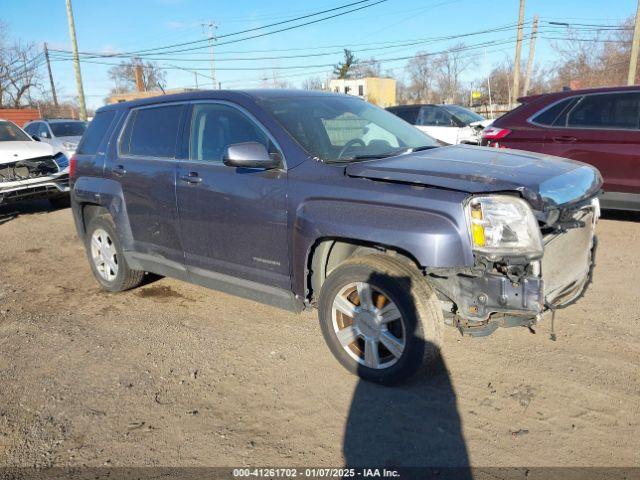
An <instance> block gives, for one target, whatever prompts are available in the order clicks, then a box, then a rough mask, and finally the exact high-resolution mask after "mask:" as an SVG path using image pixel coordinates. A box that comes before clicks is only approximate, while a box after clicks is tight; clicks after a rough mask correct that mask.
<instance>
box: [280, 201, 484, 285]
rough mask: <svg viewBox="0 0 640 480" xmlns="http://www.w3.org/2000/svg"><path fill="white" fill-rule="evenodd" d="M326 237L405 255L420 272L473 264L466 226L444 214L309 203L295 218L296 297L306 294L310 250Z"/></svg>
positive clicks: (359, 204)
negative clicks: (365, 244) (408, 256)
mask: <svg viewBox="0 0 640 480" xmlns="http://www.w3.org/2000/svg"><path fill="white" fill-rule="evenodd" d="M459 218H464V217H463V216H462V215H460V216H459ZM325 238H335V239H344V240H350V241H361V242H366V243H369V244H371V243H373V244H377V245H381V246H386V247H390V248H394V249H397V250H400V251H403V252H406V253H408V254H409V255H410V256H412V257H413V258H414V259H415V260H416V261H417V262H418V264H419V265H420V266H421V267H452V266H458V267H460V266H473V264H474V261H473V254H472V252H471V247H470V245H469V240H468V234H467V233H466V226H464V225H458V224H456V222H455V220H454V219H453V218H450V217H448V216H446V215H444V214H442V213H439V212H435V211H429V210H422V209H417V208H410V207H403V206H398V205H385V204H370V203H362V202H353V201H341V200H335V201H334V200H330V199H320V200H310V201H307V202H305V203H303V204H301V205H300V206H299V207H298V209H297V211H296V215H295V219H294V228H293V240H292V256H293V258H292V269H293V271H292V274H293V279H292V280H293V289H294V292H295V293H296V294H298V295H301V296H303V295H305V294H306V272H307V268H308V261H309V255H310V254H311V250H312V248H313V247H314V245H315V244H316V243H317V242H318V241H319V240H321V239H325Z"/></svg>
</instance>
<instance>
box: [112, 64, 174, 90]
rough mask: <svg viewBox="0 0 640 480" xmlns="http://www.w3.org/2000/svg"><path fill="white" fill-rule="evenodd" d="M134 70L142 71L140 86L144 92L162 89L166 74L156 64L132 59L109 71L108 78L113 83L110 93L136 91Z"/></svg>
mask: <svg viewBox="0 0 640 480" xmlns="http://www.w3.org/2000/svg"><path fill="white" fill-rule="evenodd" d="M136 68H141V69H142V84H143V86H144V89H145V90H157V89H158V88H159V87H164V85H165V83H166V73H165V71H164V70H162V69H161V68H160V67H159V66H158V64H157V63H155V62H145V61H144V60H142V59H140V58H132V59H131V60H128V61H123V62H120V64H119V65H114V66H113V67H111V68H110V69H109V78H110V79H111V80H113V82H114V83H115V87H114V88H113V89H112V93H124V92H131V91H134V90H135V89H136Z"/></svg>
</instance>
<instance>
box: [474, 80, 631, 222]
mask: <svg viewBox="0 0 640 480" xmlns="http://www.w3.org/2000/svg"><path fill="white" fill-rule="evenodd" d="M519 102H520V103H522V105H521V106H520V107H518V108H516V109H515V110H513V111H511V112H509V113H507V114H506V115H504V116H502V117H500V118H499V119H497V120H496V121H495V122H494V123H493V125H492V126H491V127H490V128H488V129H486V130H485V131H484V132H483V134H482V145H488V146H493V147H496V146H500V147H508V148H518V149H521V150H529V151H532V152H541V153H548V154H550V155H558V156H561V157H566V158H571V159H573V160H579V161H581V162H585V163H590V164H591V165H594V166H595V167H597V168H598V170H600V172H601V173H602V176H603V178H604V194H603V196H602V197H601V201H602V206H603V207H604V208H613V209H621V210H640V124H639V122H640V88H638V87H615V88H598V89H591V90H574V91H566V92H558V93H551V94H547V95H535V96H531V97H525V98H521V99H519Z"/></svg>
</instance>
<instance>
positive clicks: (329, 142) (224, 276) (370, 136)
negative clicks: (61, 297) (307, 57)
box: [71, 90, 602, 383]
mask: <svg viewBox="0 0 640 480" xmlns="http://www.w3.org/2000/svg"><path fill="white" fill-rule="evenodd" d="M71 178H72V194H71V195H72V209H73V214H74V218H75V222H76V226H77V229H78V232H79V235H80V237H81V238H82V239H84V242H85V246H86V250H87V255H88V259H89V264H90V265H91V268H92V270H93V273H94V275H95V278H96V280H97V281H98V283H99V284H100V285H101V286H102V287H103V288H104V289H106V290H108V291H122V290H126V289H129V288H134V287H136V286H138V285H140V283H141V282H142V281H143V278H144V276H145V274H146V272H153V273H154V274H158V275H166V276H171V277H174V278H178V279H182V280H186V281H189V282H193V283H197V284H200V285H204V286H207V287H211V288H214V289H218V290H223V291H225V292H229V293H232V294H235V295H239V296H243V297H246V298H249V299H252V300H257V301H260V302H264V303H268V304H271V305H275V306H278V307H283V308H287V309H290V310H294V311H301V310H302V309H306V308H314V307H317V309H318V312H319V318H320V324H321V327H322V332H323V335H324V337H325V340H326V341H327V343H328V345H329V348H330V349H331V351H332V352H333V354H334V355H335V356H336V358H337V359H338V360H339V361H340V362H341V363H342V364H343V365H344V366H345V367H346V368H347V369H348V370H350V371H351V372H354V373H357V374H359V375H360V376H361V377H362V378H365V379H368V380H372V381H377V382H381V383H394V382H397V381H399V380H401V379H404V378H406V377H408V376H409V375H411V374H413V373H415V372H416V371H418V370H419V369H420V368H421V367H422V366H423V365H425V364H427V363H429V362H430V361H432V360H434V359H435V358H437V355H438V350H439V348H440V345H441V342H442V330H443V327H444V325H446V324H448V325H451V326H453V327H456V328H458V329H459V330H460V331H461V332H462V333H465V334H469V335H475V336H481V335H487V334H489V333H491V332H492V331H494V330H495V329H496V328H497V327H499V326H514V325H524V326H531V325H533V324H534V323H536V322H537V321H539V320H540V319H541V318H542V317H543V315H544V314H545V313H547V312H550V311H552V310H554V309H555V308H559V307H561V306H565V305H567V304H569V303H570V302H572V301H574V300H576V299H577V298H578V297H579V296H580V295H581V294H582V293H583V291H584V290H585V288H586V286H587V284H588V283H589V279H590V273H591V268H592V265H593V250H594V245H595V235H594V230H595V225H596V221H597V219H598V216H599V207H598V200H597V198H596V195H597V192H598V191H599V189H600V187H601V183H602V182H601V179H600V175H599V174H598V171H597V170H596V169H594V168H592V167H590V166H588V165H585V164H582V163H578V162H573V161H569V160H562V159H558V158H552V157H548V156H539V155H536V154H528V153H524V152H507V151H504V152H503V151H500V150H492V149H487V148H481V147H472V146H463V145H459V146H448V147H440V146H439V143H438V142H436V141H435V140H433V139H432V138H431V137H429V136H427V135H426V134H424V133H422V132H420V131H418V130H417V129H415V128H414V127H413V126H411V125H409V124H408V123H406V122H405V121H403V120H401V119H400V118H398V117H396V116H395V115H393V114H391V113H389V112H386V111H384V110H382V109H380V108H378V107H375V106H373V105H371V104H369V103H367V102H365V101H362V100H360V99H358V98H355V97H351V96H346V95H336V94H327V93H320V92H303V91H287V90H257V91H242V92H240V91H209V92H205V91H202V92H192V93H187V94H180V95H168V96H162V97H156V98H150V99H144V100H139V101H135V102H128V103H120V104H115V105H109V106H106V107H103V108H101V109H99V110H98V112H97V113H96V116H95V118H94V120H93V121H92V122H91V124H90V125H89V127H88V129H87V131H86V133H85V135H84V137H83V138H82V141H81V142H80V145H79V147H78V151H77V154H76V155H75V156H74V157H73V158H72V162H71Z"/></svg>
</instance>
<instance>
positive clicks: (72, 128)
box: [49, 122, 87, 137]
mask: <svg viewBox="0 0 640 480" xmlns="http://www.w3.org/2000/svg"><path fill="white" fill-rule="evenodd" d="M49 126H50V127H51V131H52V132H53V134H54V135H55V136H56V137H81V136H82V134H83V133H84V131H85V130H86V129H87V124H86V123H85V122H51V123H50V124H49Z"/></svg>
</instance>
